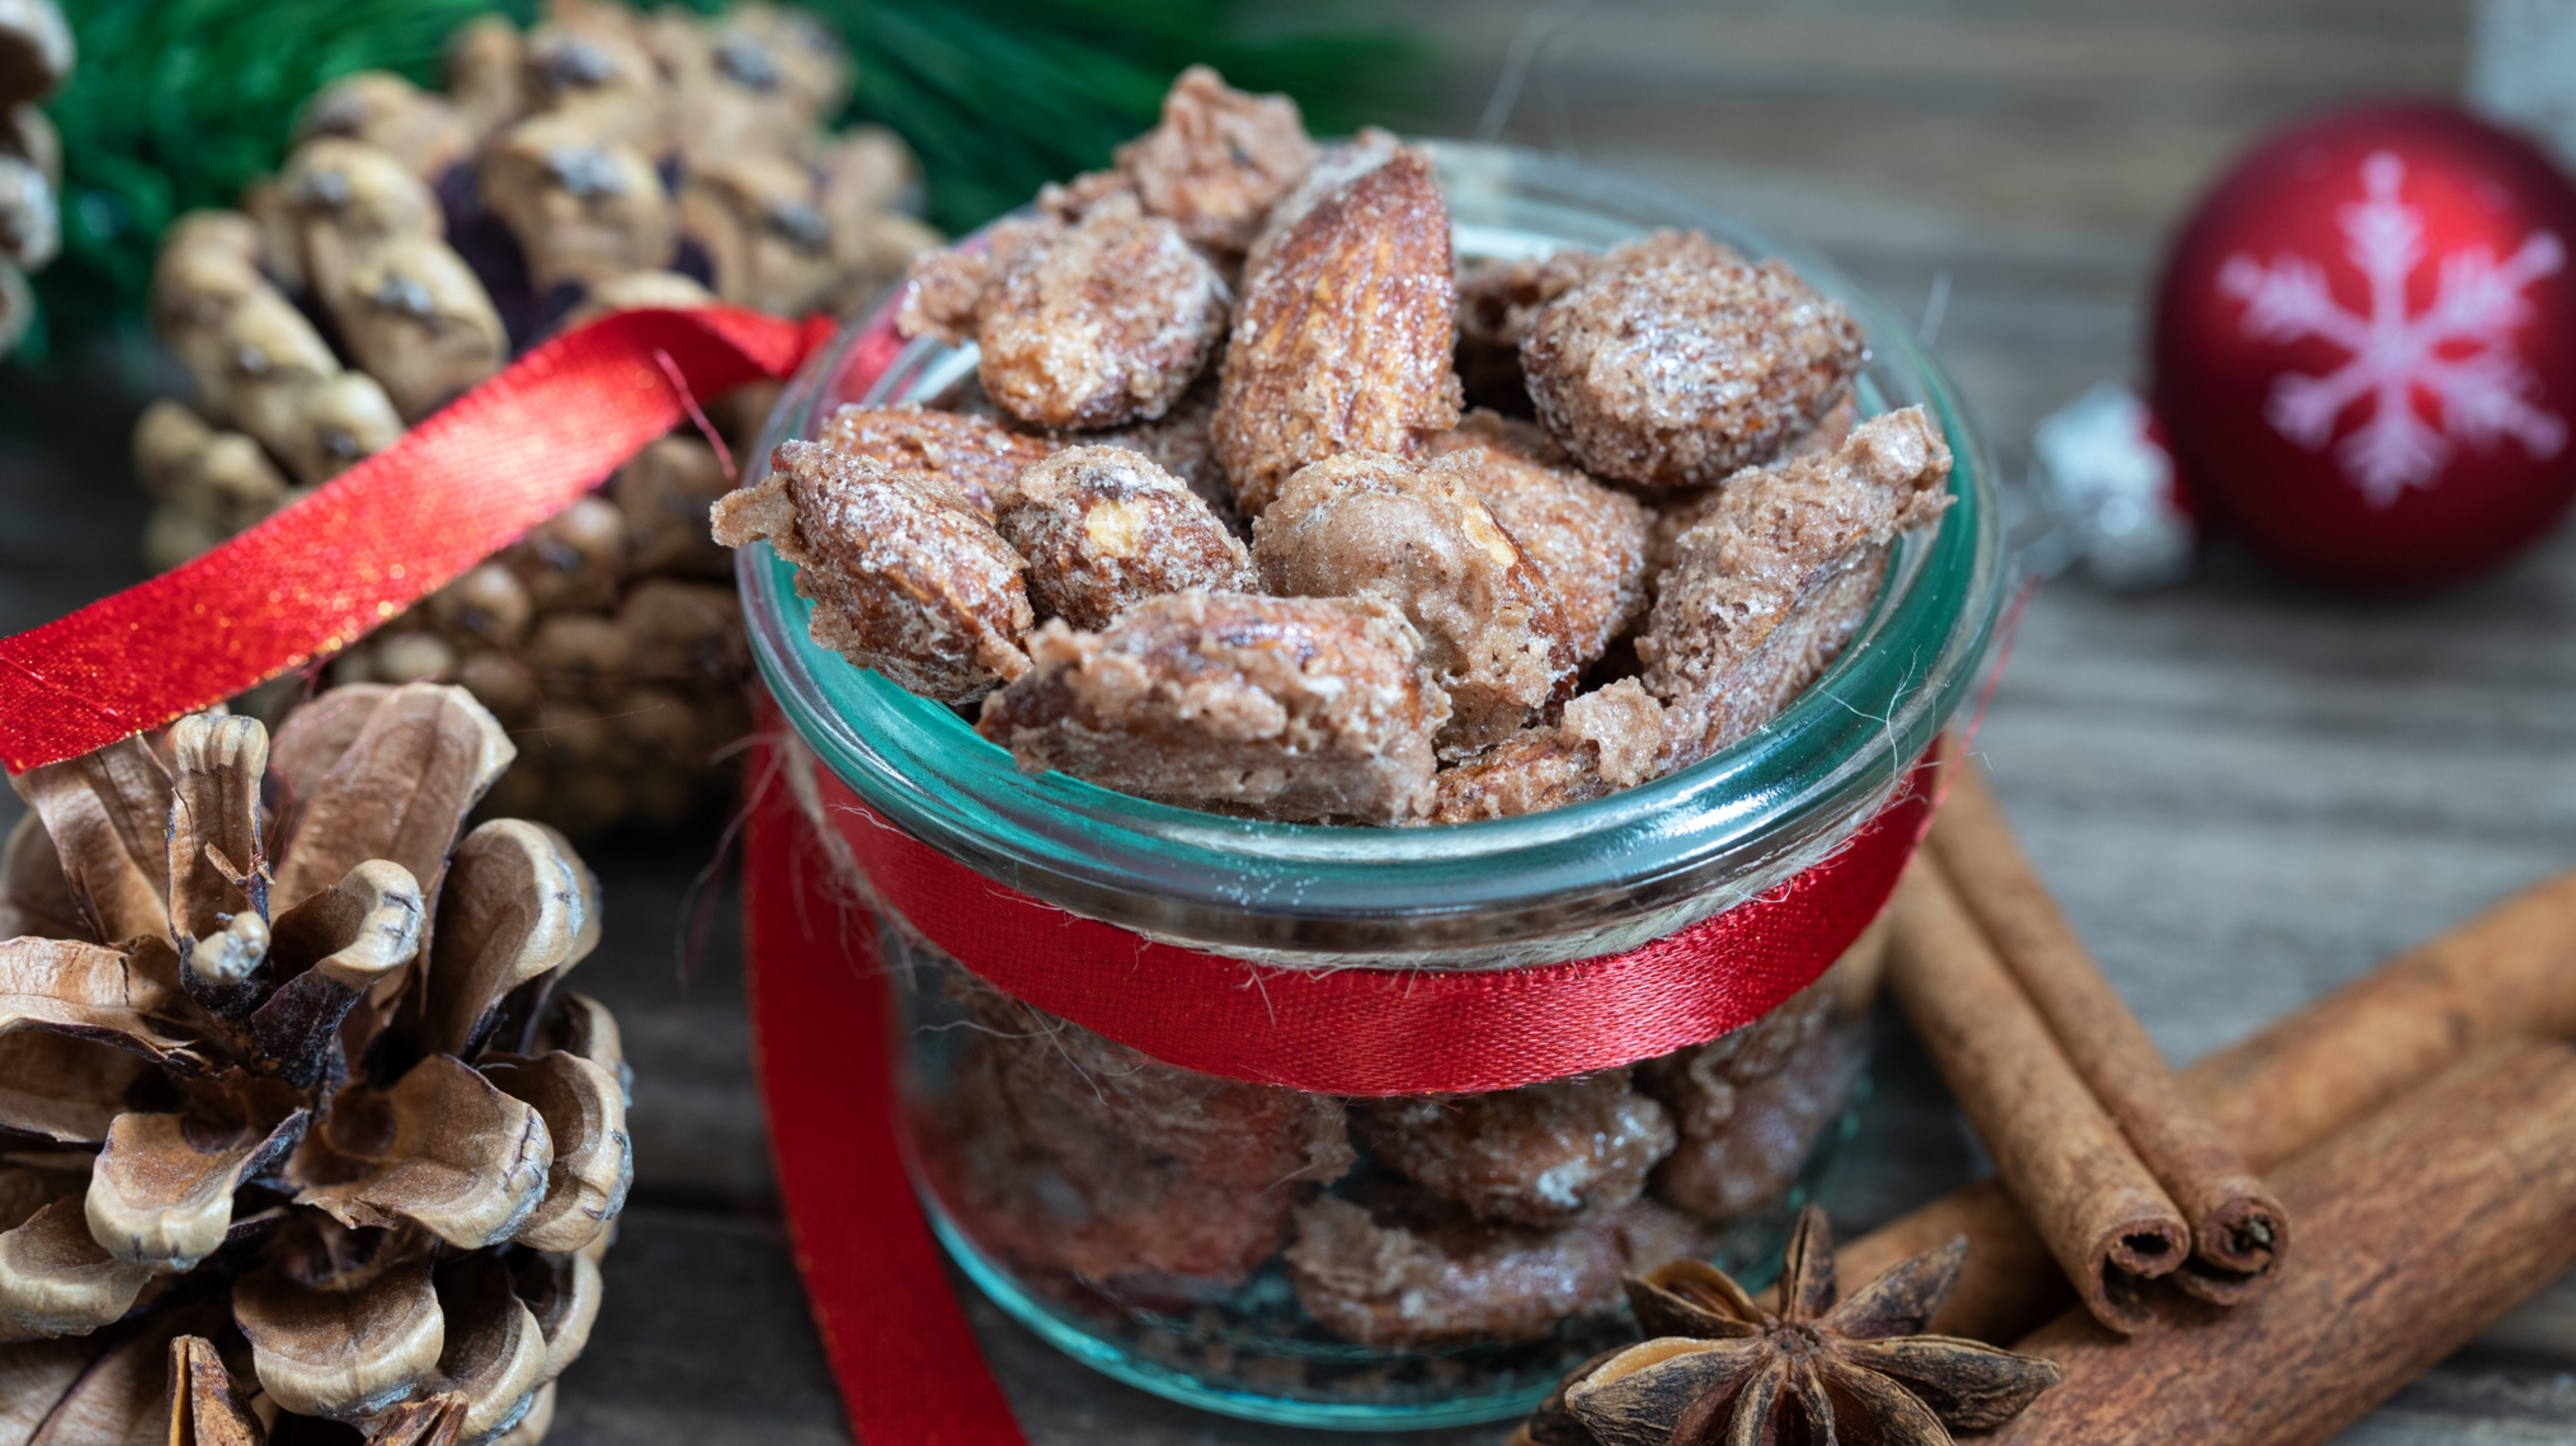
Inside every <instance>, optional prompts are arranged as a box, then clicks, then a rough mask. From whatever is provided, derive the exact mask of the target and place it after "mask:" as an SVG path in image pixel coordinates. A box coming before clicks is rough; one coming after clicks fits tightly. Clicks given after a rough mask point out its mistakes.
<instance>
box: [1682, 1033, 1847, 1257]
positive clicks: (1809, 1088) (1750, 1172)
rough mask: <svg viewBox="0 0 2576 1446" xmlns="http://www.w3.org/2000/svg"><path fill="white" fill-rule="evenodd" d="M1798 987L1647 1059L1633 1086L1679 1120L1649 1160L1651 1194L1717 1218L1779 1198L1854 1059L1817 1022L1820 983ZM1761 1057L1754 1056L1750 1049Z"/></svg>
mask: <svg viewBox="0 0 2576 1446" xmlns="http://www.w3.org/2000/svg"><path fill="white" fill-rule="evenodd" d="M1809 992H1810V993H1814V994H1818V995H1822V996H1823V998H1822V1000H1821V1002H1819V1001H1816V1000H1810V999H1809V998H1807V997H1806V995H1805V994H1802V995H1799V996H1793V997H1792V998H1791V999H1790V1000H1789V1002H1788V1003H1786V1004H1783V1005H1782V1006H1781V1007H1780V1008H1779V1009H1777V1010H1774V1011H1772V1017H1769V1018H1765V1019H1763V1020H1761V1021H1759V1022H1757V1023H1755V1024H1752V1025H1748V1026H1746V1027H1745V1028H1744V1029H1739V1030H1737V1031H1736V1032H1735V1033H1734V1034H1730V1035H1728V1036H1726V1037H1725V1038H1724V1039H1720V1040H1718V1041H1717V1042H1716V1043H1714V1044H1708V1045H1702V1046H1700V1047H1699V1049H1697V1050H1685V1051H1683V1052H1682V1053H1681V1054H1678V1055H1673V1056H1669V1057H1667V1058H1665V1059H1661V1060H1656V1061H1654V1062H1652V1063H1650V1064H1647V1065H1644V1066H1641V1067H1640V1068H1639V1069H1638V1071H1637V1077H1638V1085H1639V1087H1640V1088H1641V1089H1644V1090H1646V1091H1647V1092H1648V1093H1650V1094H1653V1095H1656V1096H1658V1097H1660V1098H1662V1099H1663V1100H1664V1102H1665V1104H1666V1106H1667V1107H1668V1108H1670V1109H1671V1110H1672V1112H1673V1116H1674V1118H1675V1119H1676V1120H1677V1121H1679V1122H1680V1125H1681V1143H1680V1144H1679V1145H1677V1146H1676V1147H1675V1148H1674V1150H1673V1152H1672V1153H1671V1154H1670V1155H1668V1156H1666V1157H1665V1158H1664V1162H1663V1163H1662V1164H1661V1165H1659V1166H1657V1167H1656V1170H1655V1174H1654V1178H1653V1180H1652V1182H1651V1186H1652V1189H1653V1190H1654V1192H1655V1194H1656V1195H1657V1196H1659V1197H1661V1198H1662V1199H1664V1200H1667V1201H1670V1202H1671V1203H1673V1204H1675V1205H1679V1206H1681V1207H1682V1208H1683V1209H1685V1210H1691V1211H1695V1212H1697V1213H1699V1214H1701V1215H1706V1216H1711V1217H1713V1218H1716V1219H1720V1220H1724V1219H1729V1218H1732V1217H1734V1216H1739V1215H1743V1214H1745V1213H1747V1212H1748V1211H1752V1210H1755V1209H1758V1208H1760V1207H1761V1206H1762V1205H1764V1204H1766V1203H1767V1202H1769V1201H1771V1200H1775V1199H1777V1198H1779V1197H1780V1195H1781V1194H1782V1193H1784V1192H1785V1191H1787V1190H1788V1188H1789V1186H1790V1184H1791V1183H1792V1182H1793V1181H1795V1180H1796V1179H1797V1177H1798V1171H1799V1169H1800V1168H1801V1167H1803V1166H1804V1165H1805V1164H1806V1161H1807V1156H1808V1154H1809V1153H1810V1152H1811V1151H1812V1150H1813V1149H1814V1148H1815V1143H1816V1136H1817V1134H1818V1133H1819V1132H1821V1131H1822V1130H1823V1129H1824V1127H1825V1126H1826V1124H1827V1123H1828V1122H1830V1121H1831V1120H1832V1119H1833V1117H1834V1116H1835V1115H1837V1114H1839V1113H1841V1111H1842V1108H1843V1105H1844V1103H1845V1102H1846V1101H1847V1100H1849V1099H1850V1097H1851V1081H1852V1075H1853V1072H1854V1070H1855V1069H1856V1068H1857V1066H1858V1064H1859V1060H1858V1058H1857V1056H1856V1051H1855V1050H1854V1048H1853V1046H1852V1042H1851V1041H1850V1039H1848V1038H1847V1037H1846V1036H1845V1035H1844V1034H1843V1033H1840V1032H1837V1031H1835V1030H1833V1029H1830V1028H1826V1027H1823V1025H1822V1024H1821V1018H1822V1016H1823V1014H1824V1013H1825V1012H1826V1011H1827V1008H1828V1007H1829V1006H1830V1004H1831V996H1830V994H1829V993H1828V992H1827V991H1823V990H1817V989H1815V988H1814V987H1813V986H1810V990H1809ZM1765 1030H1767V1031H1769V1032H1770V1037H1769V1038H1767V1039H1763V1040H1759V1041H1756V1042H1753V1043H1752V1044H1749V1045H1747V1046H1745V1048H1746V1050H1747V1053H1746V1054H1742V1055H1738V1056H1736V1057H1735V1058H1734V1059H1733V1060H1732V1061H1727V1060H1724V1059H1720V1058H1712V1055H1714V1054H1718V1053H1720V1052H1721V1047H1722V1046H1726V1045H1728V1043H1729V1042H1730V1041H1733V1040H1736V1039H1737V1038H1738V1037H1739V1036H1744V1035H1748V1034H1753V1033H1755V1032H1757V1031H1765ZM1755 1050H1759V1051H1760V1052H1761V1053H1762V1054H1763V1055H1764V1056H1766V1057H1763V1058H1761V1059H1759V1060H1758V1062H1757V1061H1756V1060H1755V1059H1754V1058H1753V1056H1752V1053H1751V1052H1752V1051H1755Z"/></svg>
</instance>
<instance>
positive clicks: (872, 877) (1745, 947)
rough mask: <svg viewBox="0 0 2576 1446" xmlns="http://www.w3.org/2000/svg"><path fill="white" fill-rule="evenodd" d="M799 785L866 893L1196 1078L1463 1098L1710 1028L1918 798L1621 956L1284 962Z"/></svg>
mask: <svg viewBox="0 0 2576 1446" xmlns="http://www.w3.org/2000/svg"><path fill="white" fill-rule="evenodd" d="M815 773H816V779H815V781H816V785H817V787H818V789H819V791H820V793H821V796H822V802H823V806H824V810H825V813H826V815H827V816H828V817H829V819H830V820H831V822H832V823H833V825H834V831H835V832H837V833H838V834H839V835H840V837H841V838H842V839H843V840H844V841H845V842H847V843H848V845H849V847H850V851H851V853H853V854H854V855H856V857H857V859H858V862H859V865H860V867H861V868H862V869H864V870H865V871H866V873H867V876H868V882H869V885H870V886H871V887H873V888H874V889H875V890H876V891H877V894H878V896H879V897H880V898H881V899H883V900H884V901H885V903H886V904H887V905H889V906H890V907H891V908H893V910H894V911H895V912H896V913H897V914H899V915H901V916H902V917H903V918H904V920H905V921H907V922H908V923H909V924H910V925H911V926H912V927H913V929H915V930H916V931H917V932H919V933H920V934H921V935H922V936H924V937H925V938H927V939H929V940H930V942H931V943H933V944H936V945H937V946H939V948H940V949H941V950H942V951H944V952H945V953H947V954H948V955H949V957H951V958H953V959H955V960H957V961H958V962H959V963H961V964H963V965H965V966H966V967H967V968H968V969H970V970H972V971H974V973H976V974H977V975H979V976H981V977H982V978H983V979H985V980H986V981H987V982H989V983H992V984H994V985H997V986H999V987H1000V988H1001V989H1002V990H1003V991H1004V992H1006V993H1009V994H1011V995H1013V996H1015V997H1017V998H1019V999H1022V1000H1025V1001H1027V1002H1028V1003H1030V1004H1033V1005H1035V1006H1037V1007H1038V1008H1040V1009H1044V1010H1047V1011H1049V1012H1051V1013H1055V1014H1061V1015H1063V1016H1064V1017H1065V1018H1067V1019H1070V1020H1072V1021H1073V1022H1075V1023H1076V1024H1080V1025H1082V1026H1083V1027H1085V1028H1087V1029H1091V1030H1093V1031H1096V1032H1098V1033H1100V1034H1105V1035H1107V1036H1109V1037H1110V1038H1111V1039H1114V1040H1117V1041H1119V1042H1120V1043H1122V1044H1126V1045H1129V1046H1131V1047H1133V1048H1136V1049H1140V1050H1142V1051H1144V1052H1145V1053H1147V1054H1149V1055H1152V1056H1153V1057H1154V1058H1156V1059H1159V1060H1162V1061H1164V1062H1166V1063H1169V1064H1176V1065H1179V1066H1181V1067H1182V1068H1184V1069H1192V1070H1196V1071H1198V1072H1199V1073H1201V1074H1213V1075H1222V1076H1224V1077H1226V1078H1228V1079H1242V1080H1251V1081H1254V1082H1256V1083H1260V1084H1277V1085H1287V1086H1289V1087H1290V1088H1292V1089H1300V1090H1307V1091H1311V1092H1314V1093H1317V1094H1333V1095H1398V1094H1468V1093H1474V1092H1477V1091H1482V1090H1500V1089H1513V1088H1516V1087H1518V1086H1521V1085H1526V1084H1536V1083H1537V1082H1539V1081H1541V1080H1550V1079H1561V1078H1563V1077H1564V1076H1566V1075H1570V1074H1583V1073H1588V1072H1590V1071H1593V1070H1603V1069H1616V1068H1618V1067H1619V1066H1621V1065H1625V1064H1633V1063H1635V1062H1636V1061H1638V1060H1641V1059H1652V1058H1654V1057H1655V1056H1657V1055H1662V1054H1670V1053H1671V1052H1672V1051H1674V1050H1676V1049H1681V1048H1683V1047H1685V1046H1688V1045H1693V1044H1699V1043H1703V1042H1705V1041H1707V1040H1711V1039H1715V1038H1716V1037H1718V1036H1719V1035H1721V1034H1724V1033H1726V1032H1727V1031H1728V1030H1731V1029H1734V1028H1737V1027H1738V1026H1740V1025H1745V1024H1750V1023H1752V1022H1753V1021H1754V1020H1756V1019H1759V1018H1761V1017H1762V1016H1763V1015H1765V1014H1768V1013H1770V1012H1771V1010H1772V1009H1774V1008H1775V1007H1777V1006H1778V1005H1779V1003H1780V1002H1781V1001H1782V1000H1784V999H1787V998H1788V997H1789V996H1790V995H1792V994H1795V993H1797V992H1798V991H1799V990H1801V989H1804V988H1805V987H1807V985H1809V984H1811V983H1813V982H1814V981H1815V978H1816V976H1817V975H1819V974H1822V973H1823V972H1824V971H1825V968H1826V966H1827V965H1830V964H1832V963H1833V962H1834V960H1835V959H1837V958H1839V957H1840V956H1841V954H1842V952H1843V951H1844V950H1845V949H1848V948H1850V947H1851V944H1852V941H1853V940H1855V939H1857V938H1859V937H1860V932H1861V930H1862V929H1864V928H1866V927H1868V925H1869V921H1870V920H1872V919H1874V918H1876V917H1877V916H1878V910H1879V906H1880V905H1882V904H1884V903H1886V902H1887V896H1888V894H1889V893H1890V892H1891V891H1892V890H1893V889H1894V888H1895V887H1896V876H1897V874H1898V873H1899V872H1901V871H1902V870H1903V869H1904V867H1905V861H1906V859H1908V858H1909V857H1911V856H1912V854H1913V852H1914V844H1915V840H1916V839H1917V838H1918V837H1919V836H1920V835H1921V832H1922V828H1923V825H1924V823H1925V821H1926V819H1927V817H1928V812H1929V807H1930V796H1929V779H1928V774H1929V769H1928V768H1926V769H1918V770H1917V772H1916V774H1915V776H1914V777H1912V778H1910V779H1908V780H1907V784H1906V787H1905V789H1904V791H1903V792H1901V793H1899V794H1898V795H1897V797H1896V798H1895V800H1894V801H1892V802H1891V803H1890V804H1889V805H1888V806H1887V808H1886V809H1884V810H1883V811H1881V812H1880V814H1879V815H1878V817H1876V818H1875V819H1873V820H1871V821H1870V822H1869V823H1868V824H1866V825H1865V826H1864V827H1862V829H1861V830H1860V832H1859V833H1858V834H1857V835H1856V836H1855V837H1854V838H1853V839H1852V841H1851V842H1850V843H1849V844H1848V845H1847V846H1845V847H1844V848H1843V849H1841V850H1840V851H1838V852H1836V853H1835V854H1833V855H1832V856H1831V857H1829V858H1827V859H1826V860H1825V861H1823V862H1822V863H1819V864H1817V865H1815V866H1814V867H1812V868H1810V869H1808V870H1806V871H1805V872H1803V873H1801V874H1799V875H1798V876H1797V877H1795V878H1793V879H1791V880H1790V881H1789V882H1787V883H1786V884H1783V885H1782V886H1781V887H1779V888H1778V889H1775V890H1773V891H1772V892H1771V893H1769V894H1766V895H1764V896H1762V897H1761V898H1758V899H1755V900H1753V901H1752V902H1750V903H1746V904H1743V905H1741V906H1739V907H1736V908H1733V909H1729V910H1727V911H1726V912H1724V913H1722V914H1718V915H1716V916H1714V917H1712V918H1708V919H1704V920H1702V921H1700V922H1699V923H1697V924H1694V925H1692V926H1691V927H1689V928H1687V929H1684V930H1682V931H1681V932H1679V933H1676V934H1672V935H1668V936H1666V937H1665V938H1662V939H1657V940H1655V941H1654V942H1652V943H1649V944H1645V945H1642V946H1640V947H1638V948H1635V949H1631V950H1629V951H1628V952H1626V953H1624V954H1615V955H1605V956H1602V957H1599V958H1594V959H1585V960H1580V961H1577V962H1574V963H1567V964H1553V965H1546V966H1541V967H1536V968H1527V969H1507V970H1492V971H1478V972H1473V973H1459V972H1426V971H1422V970H1408V969H1333V970H1296V969H1280V968H1274V967H1267V966H1262V965H1255V964H1248V963H1245V962H1244V961H1242V960H1239V959H1229V958H1225V957H1223V956H1221V955H1215V954H1203V953H1199V952H1197V951H1195V950H1191V949H1185V948H1181V947H1178V946H1175V945H1171V944H1162V943H1156V942H1154V941H1152V940H1149V939H1146V938H1144V937H1142V936H1140V935H1137V934H1134V933H1130V932H1129V931H1127V930H1125V929H1121V928H1118V927H1116V926H1114V925H1110V924H1104V923H1101V922H1099V921H1098V920H1094V919H1086V918H1082V917H1080V916H1079V915H1074V914H1068V913H1066V912H1064V911H1063V910H1061V909H1057V908H1053V907H1051V906H1049V905H1046V904H1042V903H1040V902H1038V901H1037V900H1036V899H1033V898H1030V897H1029V896H1028V895H1026V894H1022V893H1019V892H1016V891H1014V890H1012V889H1008V888H1005V887H1003V886H1002V885H1000V884H997V883H995V882H993V881H992V880H990V879H987V878H985V877H984V876H983V875H981V874H978V873H975V872H974V871H973V870H971V869H968V868H965V867H964V866H962V865H960V864H958V863H956V862H954V861H953V860H951V859H949V858H948V857H947V856H945V855H943V854H941V853H939V852H937V851H935V850H933V849H931V848H930V847H929V846H927V845H925V844H923V843H922V842H921V841H919V840H918V839H915V838H913V837H912V836H911V835H910V834H907V833H905V832H903V831H902V830H901V829H898V828H896V827H894V826H892V825H891V824H888V823H886V822H885V821H883V820H882V819H880V818H878V817H877V815H876V814H874V813H873V812H871V811H870V810H869V809H868V807H867V805H865V804H864V803H862V802H860V801H859V799H858V797H857V795H855V794H853V793H851V792H850V790H849V789H848V787H847V786H846V785H844V784H843V783H842V782H841V781H840V780H839V779H838V778H836V777H833V776H832V774H831V771H830V770H829V769H823V768H818V769H816V770H815Z"/></svg>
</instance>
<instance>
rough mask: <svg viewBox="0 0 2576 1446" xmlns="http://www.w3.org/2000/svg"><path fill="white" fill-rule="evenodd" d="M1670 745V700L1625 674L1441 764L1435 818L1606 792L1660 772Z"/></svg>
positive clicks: (1487, 813)
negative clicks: (1551, 715)
mask: <svg viewBox="0 0 2576 1446" xmlns="http://www.w3.org/2000/svg"><path fill="white" fill-rule="evenodd" d="M1663 745H1664V706H1663V705H1662V704H1661V703H1658V702H1656V701H1655V699H1654V696H1653V695H1652V694H1650V693H1648V692H1647V691H1646V690H1645V687H1644V685H1642V684H1640V683H1639V682H1638V681H1637V680H1636V679H1634V678H1621V679H1620V680H1618V681H1617V682H1615V683H1611V684H1609V685H1608V686H1606V687H1602V688H1597V689H1595V690H1593V691H1592V692H1589V693H1586V694H1584V695H1583V696H1582V697H1580V698H1577V699H1575V700H1573V701H1572V702H1570V703H1567V704H1566V705H1565V716H1564V717H1563V718H1561V719H1559V720H1558V721H1557V722H1555V723H1553V724H1542V725H1533V726H1531V727H1529V728H1525V729H1523V730H1521V732H1520V733H1519V734H1517V735H1515V736H1514V737H1512V738H1510V739H1508V740H1506V741H1505V742H1504V743H1502V744H1501V745H1500V746H1498V747H1495V748H1493V749H1491V750H1489V751H1487V752H1484V753H1481V754H1478V755H1477V756H1476V757H1474V758H1470V759H1467V760H1465V761H1463V762H1460V763H1456V764H1452V765H1451V766H1449V767H1447V768H1444V769H1441V770H1440V775H1439V777H1438V778H1436V779H1434V780H1433V786H1434V788H1435V790H1436V792H1435V795H1434V798H1433V802H1432V806H1431V821H1432V822H1433V823H1472V822H1474V821H1475V820H1477V819H1480V818H1516V817H1518V816H1520V815H1522V814H1525V813H1543V812H1545V811H1547V810H1548V809H1551V808H1564V807H1566V806H1567V805H1569V804H1577V803H1588V802H1590V801H1592V800H1593V799H1596V798H1606V797H1608V796H1609V795H1611V794H1613V793H1616V792H1618V791H1619V790H1620V789H1623V788H1633V787H1635V786H1636V785H1638V784H1640V783H1643V782H1644V781H1646V780H1647V779H1649V778H1652V777H1654V776H1655V769H1656V765H1657V760H1658V758H1660V756H1661V755H1662V751H1663Z"/></svg>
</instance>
